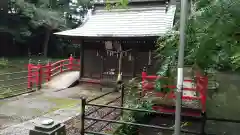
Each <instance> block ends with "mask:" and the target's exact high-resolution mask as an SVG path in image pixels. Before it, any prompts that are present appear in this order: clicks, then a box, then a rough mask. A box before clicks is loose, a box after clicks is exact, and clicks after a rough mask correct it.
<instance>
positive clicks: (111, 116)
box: [67, 100, 120, 135]
mask: <svg viewBox="0 0 240 135" xmlns="http://www.w3.org/2000/svg"><path fill="white" fill-rule="evenodd" d="M109 105H111V106H120V100H117V101H116V102H114V103H110V104H109ZM98 108H99V107H94V106H91V107H90V106H89V107H88V108H87V109H86V112H85V114H86V117H90V118H98V119H107V120H116V119H117V118H119V117H118V116H119V115H120V110H119V109H116V110H114V109H113V108H101V109H99V110H98V111H96V112H94V113H91V114H90V115H87V114H89V113H90V112H92V111H94V110H96V109H98ZM113 110H114V112H112V111H113ZM110 112H111V113H110ZM80 120H81V116H77V117H76V118H75V119H74V121H75V125H76V126H74V127H70V128H69V129H68V130H67V131H68V133H67V134H68V135H79V134H80V131H81V127H80V124H76V123H80ZM84 122H85V123H84V127H85V129H86V131H92V132H108V133H109V132H111V131H112V130H114V128H113V126H115V125H116V124H113V123H111V124H108V123H107V122H96V123H95V121H93V120H85V121H84ZM93 123H95V124H93ZM91 124H93V125H92V126H90V125H91ZM89 126H90V127H89Z"/></svg>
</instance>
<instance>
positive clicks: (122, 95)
mask: <svg viewBox="0 0 240 135" xmlns="http://www.w3.org/2000/svg"><path fill="white" fill-rule="evenodd" d="M124 89H125V87H124V83H122V84H121V85H120V90H121V107H123V106H124ZM121 116H123V109H121Z"/></svg>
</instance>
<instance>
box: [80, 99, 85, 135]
mask: <svg viewBox="0 0 240 135" xmlns="http://www.w3.org/2000/svg"><path fill="white" fill-rule="evenodd" d="M85 106H86V98H85V97H83V98H82V102H81V111H82V112H81V133H80V135H84V132H85V131H84V119H85Z"/></svg>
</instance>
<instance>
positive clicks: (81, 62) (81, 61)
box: [79, 42, 84, 80]
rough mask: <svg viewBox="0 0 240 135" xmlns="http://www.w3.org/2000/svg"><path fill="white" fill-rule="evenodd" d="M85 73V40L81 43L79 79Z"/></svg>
mask: <svg viewBox="0 0 240 135" xmlns="http://www.w3.org/2000/svg"><path fill="white" fill-rule="evenodd" d="M83 75H84V42H82V43H81V45H80V75H79V80H80V79H81V78H82V77H83Z"/></svg>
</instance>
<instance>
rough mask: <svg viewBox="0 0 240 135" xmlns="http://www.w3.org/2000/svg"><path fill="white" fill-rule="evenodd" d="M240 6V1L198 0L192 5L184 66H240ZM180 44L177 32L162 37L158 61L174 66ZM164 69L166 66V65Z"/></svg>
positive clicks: (221, 67) (233, 67) (158, 45)
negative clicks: (239, 35)
mask: <svg viewBox="0 0 240 135" xmlns="http://www.w3.org/2000/svg"><path fill="white" fill-rule="evenodd" d="M239 6H240V0H230V1H226V0H213V1H209V0H196V1H195V2H194V3H193V5H192V6H191V7H192V9H191V14H190V16H189V18H188V24H187V30H186V34H187V37H186V38H187V43H186V48H185V64H187V65H189V64H191V65H198V66H199V67H200V68H201V69H203V70H205V69H209V68H215V69H220V70H221V69H237V68H239V67H240V66H239V65H240V59H239V50H240V45H239V41H238V31H239V23H240V19H239V18H240V17H239V12H240V8H239ZM178 44H179V33H178V32H171V33H168V34H166V35H165V36H164V37H161V38H159V40H158V44H157V47H158V49H157V52H158V54H159V55H158V57H159V59H161V60H162V59H163V60H162V61H164V62H163V63H168V62H169V61H171V62H172V63H173V62H174V60H173V59H176V58H177V56H176V52H177V50H178ZM165 61H166V62H165ZM168 65H169V64H168ZM162 67H166V66H165V64H163V66H162Z"/></svg>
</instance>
